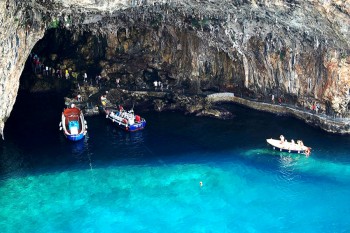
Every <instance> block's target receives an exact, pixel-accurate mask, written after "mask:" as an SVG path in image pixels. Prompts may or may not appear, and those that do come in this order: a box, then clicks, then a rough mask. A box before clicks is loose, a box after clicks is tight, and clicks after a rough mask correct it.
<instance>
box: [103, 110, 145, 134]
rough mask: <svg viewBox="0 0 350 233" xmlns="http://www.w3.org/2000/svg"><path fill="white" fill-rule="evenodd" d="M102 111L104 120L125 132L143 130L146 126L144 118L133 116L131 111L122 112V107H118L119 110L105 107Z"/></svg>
mask: <svg viewBox="0 0 350 233" xmlns="http://www.w3.org/2000/svg"><path fill="white" fill-rule="evenodd" d="M104 111H105V113H106V118H108V119H110V120H111V121H112V122H113V123H114V124H115V125H116V126H118V127H119V128H121V129H123V130H125V131H130V132H133V131H137V130H141V129H144V128H145V126H146V120H145V119H144V118H141V117H140V116H139V115H135V114H134V111H133V110H129V111H126V110H124V108H123V107H122V106H119V109H117V108H112V107H106V108H104Z"/></svg>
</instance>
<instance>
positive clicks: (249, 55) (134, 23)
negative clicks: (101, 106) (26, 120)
mask: <svg viewBox="0 0 350 233" xmlns="http://www.w3.org/2000/svg"><path fill="white" fill-rule="evenodd" d="M349 25H350V3H349V2H348V1H345V0H343V1H342V0H305V1H297V0H275V1H270V0H246V1H243V0H231V1H228V0H215V1H214V0H203V1H202V0H188V1H179V0H177V1H175V0H164V1H155V0H153V1H151V0H119V1H112V0H70V1H66V0H36V1H34V0H32V1H18V0H5V1H1V2H0V57H1V62H0V100H1V101H0V133H2V131H3V128H4V124H5V121H6V119H7V118H8V116H9V115H10V112H11V110H12V107H13V104H14V102H15V99H16V95H17V90H18V85H19V78H20V75H21V72H22V70H23V67H24V63H25V61H26V59H27V57H28V55H29V53H30V51H31V50H32V48H33V46H34V45H35V44H36V43H37V41H38V40H39V39H40V38H42V37H43V36H44V33H45V31H46V30H47V29H48V28H60V29H56V30H69V31H70V32H71V37H70V41H69V43H72V44H75V45H76V46H77V50H76V53H78V54H81V57H85V61H86V64H89V63H90V64H91V60H93V61H96V60H99V61H100V63H99V65H100V67H101V70H102V73H103V75H105V76H109V77H114V76H115V75H118V74H119V75H120V74H121V75H122V78H121V81H122V82H124V83H127V84H129V85H138V86H145V87H149V86H150V85H151V83H152V81H153V79H159V80H162V82H164V83H166V82H168V84H169V85H170V86H171V87H172V88H174V90H181V89H182V90H183V91H185V92H187V93H201V92H203V91H206V90H212V91H227V90H228V91H234V92H235V93H239V94H240V95H241V96H243V97H253V98H258V99H259V98H265V97H269V96H271V95H272V94H274V95H276V96H283V98H284V99H288V100H290V101H293V104H298V105H303V106H308V105H310V103H311V102H314V101H317V102H319V103H320V104H321V109H322V110H323V111H324V112H325V113H327V114H337V115H338V116H339V115H342V116H347V114H348V112H349V111H348V103H349V101H350V96H349V88H350V83H349V77H350V76H349V75H350V42H349V38H350V28H349ZM86 33H87V35H86ZM84 35H85V36H84ZM81 36H84V38H85V39H86V40H85V42H84V44H83V45H82V44H81V40H80V39H81ZM130 67H133V69H129V68H130Z"/></svg>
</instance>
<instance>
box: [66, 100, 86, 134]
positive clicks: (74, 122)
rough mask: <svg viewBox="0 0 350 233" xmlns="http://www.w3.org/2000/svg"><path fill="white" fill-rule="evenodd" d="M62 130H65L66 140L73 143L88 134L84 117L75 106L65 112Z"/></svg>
mask: <svg viewBox="0 0 350 233" xmlns="http://www.w3.org/2000/svg"><path fill="white" fill-rule="evenodd" d="M60 130H63V133H64V135H65V136H66V138H67V139H68V140H71V141H79V140H81V139H83V138H84V136H85V134H86V133H87V124H86V121H85V120H84V115H83V113H82V111H81V110H80V109H79V108H77V107H75V105H74V104H72V106H71V107H70V108H66V109H64V110H63V112H62V117H61V122H60Z"/></svg>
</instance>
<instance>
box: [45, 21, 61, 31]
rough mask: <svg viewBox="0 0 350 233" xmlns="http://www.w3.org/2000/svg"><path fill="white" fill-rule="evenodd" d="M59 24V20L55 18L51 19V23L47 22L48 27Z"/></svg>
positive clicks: (56, 26) (55, 26)
mask: <svg viewBox="0 0 350 233" xmlns="http://www.w3.org/2000/svg"><path fill="white" fill-rule="evenodd" d="M59 25H60V22H59V20H58V19H55V20H53V21H51V23H50V24H49V26H48V28H49V29H50V28H58V26H59Z"/></svg>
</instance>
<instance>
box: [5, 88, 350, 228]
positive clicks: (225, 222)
mask: <svg viewBox="0 0 350 233" xmlns="http://www.w3.org/2000/svg"><path fill="white" fill-rule="evenodd" d="M62 107H63V102H62V100H61V99H60V98H55V97H53V96H52V95H45V94H41V95H22V96H19V97H18V100H17V102H16V105H15V108H14V111H13V113H12V114H11V117H10V118H9V120H8V123H7V125H6V128H5V141H0V232H1V233H5V232H45V233H47V232H89V233H91V232H350V220H349V219H350V217H349V216H350V153H349V151H350V137H349V136H337V135H331V134H328V133H325V132H323V131H321V130H319V129H317V128H314V127H311V126H308V125H306V124H304V123H303V122H301V121H299V120H296V119H293V118H290V117H286V116H278V115H274V114H268V113H261V112H257V111H253V110H251V109H247V108H244V107H241V106H234V105H226V107H228V108H230V110H231V111H232V112H233V113H234V115H235V117H234V118H233V119H232V120H218V119H212V118H206V117H194V116H189V115H184V114H182V113H176V112H166V113H158V112H142V113H141V115H142V116H143V117H145V118H146V120H147V124H148V125H147V126H146V128H145V129H144V130H143V131H139V132H134V133H128V132H123V131H122V130H120V129H118V128H116V127H114V126H113V125H112V124H110V122H108V121H107V120H106V119H105V118H104V117H103V116H95V117H89V118H87V119H86V120H87V122H88V126H89V128H88V135H87V137H86V138H85V139H84V140H83V141H80V142H76V143H72V142H69V141H67V140H66V139H65V138H64V136H63V135H62V132H61V131H59V120H60V114H61V111H62ZM135 111H136V113H138V112H137V109H135ZM280 134H283V135H284V136H285V137H286V139H287V140H291V139H294V140H295V141H296V140H297V139H302V140H303V141H304V144H305V145H307V146H310V147H312V154H311V155H310V157H306V156H304V155H300V154H294V155H290V154H288V153H281V152H277V151H274V150H273V149H272V148H270V147H268V146H267V144H266V139H267V138H271V137H273V138H278V137H279V135H280ZM200 183H202V186H201V185H200Z"/></svg>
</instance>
